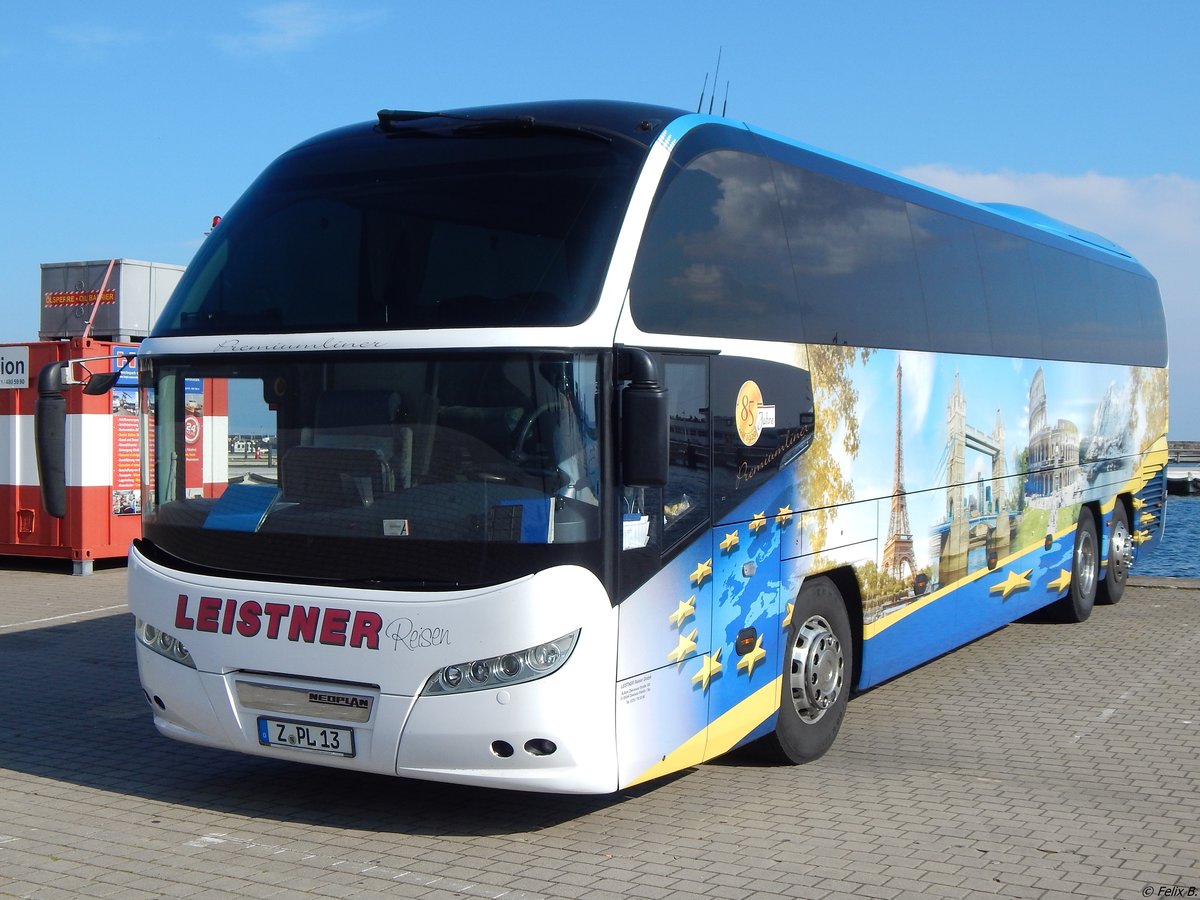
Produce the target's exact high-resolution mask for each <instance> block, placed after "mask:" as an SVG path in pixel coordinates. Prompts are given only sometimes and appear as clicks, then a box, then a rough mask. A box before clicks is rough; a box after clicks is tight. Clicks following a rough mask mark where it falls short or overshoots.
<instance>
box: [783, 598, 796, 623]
mask: <svg viewBox="0 0 1200 900" xmlns="http://www.w3.org/2000/svg"><path fill="white" fill-rule="evenodd" d="M795 611H796V604H795V603H789V604H788V609H787V615H786V616H784V617H783V627H784V628H787V627H788V626H790V625H791V624H792V613H794V612H795Z"/></svg>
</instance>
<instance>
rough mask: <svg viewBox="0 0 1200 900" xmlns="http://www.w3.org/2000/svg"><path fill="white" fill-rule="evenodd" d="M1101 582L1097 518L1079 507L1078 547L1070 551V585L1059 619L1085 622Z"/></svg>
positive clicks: (1061, 603) (1062, 600) (1059, 606)
mask: <svg viewBox="0 0 1200 900" xmlns="http://www.w3.org/2000/svg"><path fill="white" fill-rule="evenodd" d="M1099 582H1100V544H1099V541H1097V540H1096V519H1095V517H1094V516H1093V515H1092V511H1091V509H1089V508H1088V507H1086V506H1082V507H1080V508H1079V521H1078V523H1076V525H1075V548H1074V549H1073V550H1072V551H1071V587H1070V589H1069V590H1068V591H1067V596H1065V597H1063V598H1062V599H1061V600H1059V601H1058V613H1059V618H1060V619H1062V621H1064V622H1082V621H1084V620H1085V619H1086V618H1087V617H1088V616H1090V615H1091V614H1092V607H1093V606H1094V605H1095V603H1096V588H1097V585H1098V584H1099Z"/></svg>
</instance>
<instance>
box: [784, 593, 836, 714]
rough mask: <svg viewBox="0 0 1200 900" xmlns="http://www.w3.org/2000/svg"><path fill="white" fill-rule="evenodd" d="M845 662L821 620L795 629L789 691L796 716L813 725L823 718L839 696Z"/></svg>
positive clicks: (808, 622) (816, 619) (809, 621)
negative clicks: (790, 690) (790, 688)
mask: <svg viewBox="0 0 1200 900" xmlns="http://www.w3.org/2000/svg"><path fill="white" fill-rule="evenodd" d="M845 675H846V658H845V654H844V653H843V652H842V644H841V641H839V640H838V639H837V635H835V634H834V633H833V628H832V627H831V626H830V624H829V622H828V621H826V620H825V618H824V617H823V616H810V617H809V618H808V619H807V620H806V621H805V622H804V624H803V625H801V626H800V627H799V628H798V629H796V643H795V645H794V646H793V647H792V669H791V687H792V703H793V704H794V705H795V707H796V714H797V715H799V716H800V718H801V720H802V721H804V722H808V723H812V722H815V721H817V720H818V719H820V718H821V716H823V715H825V711H826V710H828V709H829V708H830V707H831V706H833V704H834V703H836V702H837V699H838V696H839V695H840V694H841V692H842V687H843V685H844V683H845Z"/></svg>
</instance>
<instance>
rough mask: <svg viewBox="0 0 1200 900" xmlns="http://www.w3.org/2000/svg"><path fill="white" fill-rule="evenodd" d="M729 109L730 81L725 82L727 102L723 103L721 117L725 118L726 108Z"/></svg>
mask: <svg viewBox="0 0 1200 900" xmlns="http://www.w3.org/2000/svg"><path fill="white" fill-rule="evenodd" d="M727 109H729V82H728V81H726V82H725V102H724V103H722V104H721V118H722V119H723V118H725V110H727Z"/></svg>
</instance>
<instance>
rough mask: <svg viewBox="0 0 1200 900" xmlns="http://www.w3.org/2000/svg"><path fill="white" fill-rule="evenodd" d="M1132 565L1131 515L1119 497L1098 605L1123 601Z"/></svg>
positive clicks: (1098, 590)
mask: <svg viewBox="0 0 1200 900" xmlns="http://www.w3.org/2000/svg"><path fill="white" fill-rule="evenodd" d="M1132 564H1133V535H1132V534H1130V533H1129V514H1128V513H1126V512H1125V504H1124V503H1122V502H1121V498H1120V497H1118V498H1117V502H1116V505H1115V506H1114V507H1113V511H1112V526H1111V527H1110V528H1109V530H1108V567H1107V568H1108V571H1107V572H1106V573H1105V574H1104V580H1103V581H1102V582H1100V587H1099V588H1098V589H1097V591H1096V602H1097V603H1116V602H1117V601H1118V600H1120V599H1121V595H1122V594H1124V593H1125V582H1126V581H1128V580H1129V567H1130V566H1131V565H1132Z"/></svg>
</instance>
